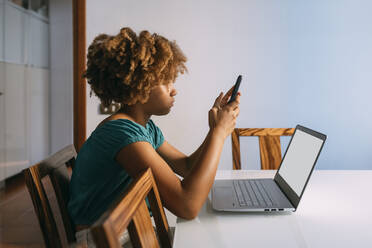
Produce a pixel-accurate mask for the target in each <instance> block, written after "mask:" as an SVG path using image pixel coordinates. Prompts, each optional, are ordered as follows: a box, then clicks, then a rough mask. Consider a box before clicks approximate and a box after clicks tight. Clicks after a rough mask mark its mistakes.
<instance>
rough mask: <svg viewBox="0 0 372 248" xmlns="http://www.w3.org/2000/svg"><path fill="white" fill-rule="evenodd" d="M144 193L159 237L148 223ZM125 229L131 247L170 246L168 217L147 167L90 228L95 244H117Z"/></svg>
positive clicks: (117, 245)
mask: <svg viewBox="0 0 372 248" xmlns="http://www.w3.org/2000/svg"><path fill="white" fill-rule="evenodd" d="M146 197H147V198H148V200H149V203H150V208H151V212H152V215H153V217H154V221H155V225H156V231H157V235H158V237H159V240H158V239H157V237H156V233H155V231H154V228H153V226H152V223H151V217H150V213H149V210H148V207H147V204H146V200H145V199H146ZM126 229H128V232H129V236H130V239H131V242H132V245H133V247H159V246H161V247H169V248H170V247H172V241H171V238H170V230H169V226H168V222H167V218H166V216H165V213H164V209H163V206H162V204H161V201H160V196H159V192H158V190H157V187H156V184H155V181H154V178H153V176H152V173H151V169H150V168H149V169H147V170H146V171H145V172H143V173H141V175H140V176H139V177H137V178H135V179H134V180H133V182H132V183H131V185H130V186H129V188H128V189H127V190H126V191H125V192H123V193H122V194H121V195H120V197H118V200H117V201H116V202H115V203H113V204H112V205H111V206H110V207H109V209H108V210H107V211H106V212H105V213H104V214H103V215H102V216H101V217H100V219H99V220H98V221H97V222H96V223H95V224H94V225H93V226H92V230H91V231H92V234H93V238H94V240H95V243H96V246H97V247H99V248H100V247H102V248H103V247H105V248H107V247H111V248H119V247H121V246H120V243H119V237H120V235H122V234H123V232H124V231H125V230H126ZM159 243H160V244H159Z"/></svg>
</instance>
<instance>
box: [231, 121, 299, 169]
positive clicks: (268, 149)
mask: <svg viewBox="0 0 372 248" xmlns="http://www.w3.org/2000/svg"><path fill="white" fill-rule="evenodd" d="M294 130H295V129H294V128H235V129H234V131H233V132H232V133H231V143H232V155H233V169H234V170H240V169H241V159H240V139H239V138H240V136H258V139H259V145H260V158H261V169H262V170H277V169H278V168H279V165H280V162H281V160H282V153H281V146H280V136H292V135H293V133H294Z"/></svg>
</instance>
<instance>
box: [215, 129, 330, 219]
mask: <svg viewBox="0 0 372 248" xmlns="http://www.w3.org/2000/svg"><path fill="white" fill-rule="evenodd" d="M326 138H327V136H326V135H324V134H321V133H318V132H316V131H313V130H311V129H309V128H306V127H303V126H300V125H297V126H296V129H295V132H294V134H293V136H292V138H291V140H290V142H289V145H288V147H287V150H286V152H285V154H284V156H283V159H282V161H281V163H280V167H279V169H278V171H277V172H276V174H275V177H274V179H239V180H237V179H234V180H215V182H214V185H213V187H212V207H213V208H214V209H215V210H218V211H234V212H239V211H241V212H249V211H252V212H259V211H296V209H297V207H298V204H299V202H300V200H301V197H302V195H303V193H304V191H305V188H306V185H307V183H308V181H309V178H310V176H311V174H312V172H313V170H314V166H315V164H316V161H317V160H318V157H319V154H320V152H321V150H322V148H323V145H324V142H325V140H326Z"/></svg>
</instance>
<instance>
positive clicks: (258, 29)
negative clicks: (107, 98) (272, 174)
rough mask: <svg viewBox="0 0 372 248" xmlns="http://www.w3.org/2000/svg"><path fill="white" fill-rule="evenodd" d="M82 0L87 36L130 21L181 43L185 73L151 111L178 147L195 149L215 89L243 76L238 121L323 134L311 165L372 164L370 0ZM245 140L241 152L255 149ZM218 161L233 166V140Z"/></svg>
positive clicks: (345, 166) (112, 30)
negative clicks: (171, 101)
mask: <svg viewBox="0 0 372 248" xmlns="http://www.w3.org/2000/svg"><path fill="white" fill-rule="evenodd" d="M87 7H88V16H87V20H88V23H87V35H88V39H87V41H88V43H89V42H90V41H91V40H92V39H93V38H94V36H95V35H97V34H99V33H101V32H105V33H117V32H118V30H119V28H120V27H123V26H130V27H132V28H133V29H134V30H135V31H140V30H143V29H147V30H149V31H151V32H158V33H160V34H162V35H164V36H166V37H168V38H169V39H171V40H173V39H174V40H177V42H178V44H179V45H180V47H181V48H182V49H183V50H184V52H185V54H186V55H187V57H188V58H189V61H188V68H189V74H188V75H186V76H181V77H179V79H178V80H177V83H176V87H177V89H178V91H179V94H178V96H177V97H176V105H175V107H174V108H173V110H172V112H171V114H170V115H169V116H167V117H159V118H158V117H154V119H155V120H156V122H157V124H158V125H159V126H160V127H161V128H162V130H163V133H164V134H165V137H166V139H167V140H168V141H169V142H170V143H172V144H173V145H175V146H176V147H177V148H179V149H180V150H181V151H183V152H185V153H191V152H192V151H193V150H195V149H196V148H197V147H198V145H199V144H200V143H201V141H202V139H203V138H204V134H205V133H206V131H207V129H208V124H207V112H208V110H209V108H210V106H211V105H212V104H213V101H214V99H215V97H217V95H218V93H219V92H220V91H221V90H226V89H228V88H229V87H231V85H232V84H233V82H234V81H235V79H236V75H238V74H243V76H244V78H243V82H242V86H241V92H242V100H241V114H240V116H239V119H238V123H237V127H294V126H295V125H296V124H302V125H304V126H307V127H310V128H312V129H315V130H317V131H320V132H323V133H325V134H327V135H328V140H327V143H326V145H325V147H324V150H323V152H322V154H321V156H320V158H319V162H318V165H317V168H318V169H372V162H371V161H372V131H371V128H372V107H371V103H372V101H371V93H372V25H371V24H372V14H371V13H372V1H370V0H364V1H358V0H356V1H355V0H311V1H305V0H280V1H278V0H250V1H247V0H230V1H227V0H225V1H222V0H218V1H216V0H203V1H199V0H188V1H181V0H158V1H151V0H146V1H145V0H143V1H136V2H133V1H129V0H128V1H122V0H112V1H110V5H107V3H106V2H104V1H99V0H91V1H89V3H88V5H87ZM102 20H105V21H104V22H103V21H102ZM96 104H97V103H94V104H91V105H92V106H93V107H92V108H91V109H92V111H90V112H89V113H94V112H95V111H96V109H97V107H96ZM88 106H89V104H88ZM89 118H90V119H89ZM94 118H96V117H94V116H92V117H89V116H88V119H89V120H88V123H92V125H93V126H95V125H96V122H98V119H99V118H96V119H97V120H96V119H94ZM180 130H182V132H180ZM287 141H288V140H287ZM242 143H243V142H242ZM247 143H250V142H247ZM242 146H243V147H242V148H243V153H244V155H245V154H246V155H247V156H245V157H249V156H250V154H251V153H255V154H256V156H257V152H258V150H257V148H254V149H253V148H245V146H246V145H245V144H242ZM252 156H253V155H252ZM253 160H255V159H253ZM256 160H257V159H256ZM244 161H247V160H246V158H243V162H244ZM253 164H254V163H253ZM257 164H258V163H257V161H256V165H253V166H250V165H247V166H244V164H243V166H244V168H250V169H253V168H256V167H257ZM220 168H222V169H228V168H231V143H230V139H228V140H227V141H226V143H225V147H224V150H223V154H222V156H221V164H220Z"/></svg>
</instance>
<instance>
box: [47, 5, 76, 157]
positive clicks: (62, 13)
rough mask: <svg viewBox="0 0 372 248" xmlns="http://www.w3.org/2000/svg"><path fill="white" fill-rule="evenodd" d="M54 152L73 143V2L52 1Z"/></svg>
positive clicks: (51, 73) (51, 76)
mask: <svg viewBox="0 0 372 248" xmlns="http://www.w3.org/2000/svg"><path fill="white" fill-rule="evenodd" d="M49 16H50V17H49V23H50V29H49V32H50V80H51V81H50V82H51V85H50V108H49V109H50V143H51V151H50V152H51V153H54V152H57V151H58V150H60V149H62V148H63V147H64V146H66V145H69V144H73V129H74V128H73V40H72V0H50V1H49Z"/></svg>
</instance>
